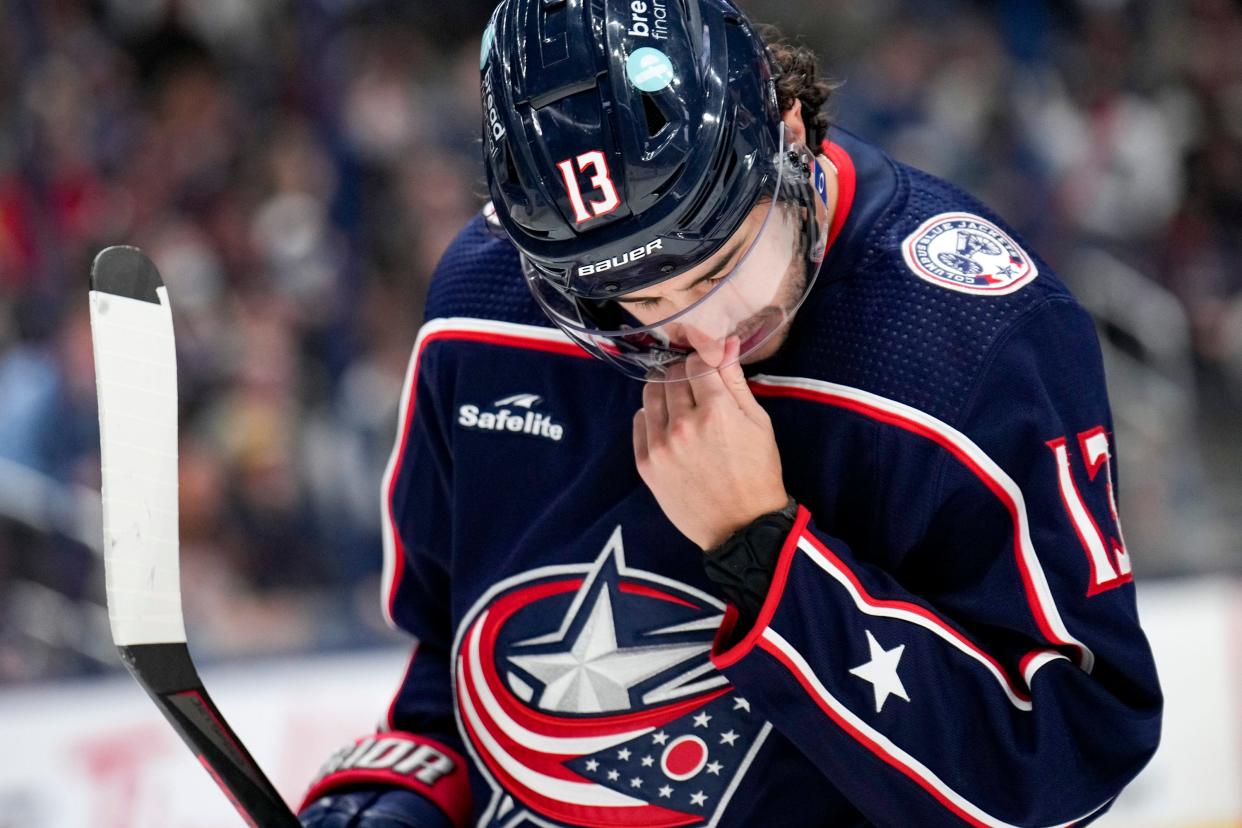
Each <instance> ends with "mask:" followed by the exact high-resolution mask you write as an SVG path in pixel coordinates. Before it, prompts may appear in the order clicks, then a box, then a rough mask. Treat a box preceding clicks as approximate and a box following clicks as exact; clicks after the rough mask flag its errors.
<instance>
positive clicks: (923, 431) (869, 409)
mask: <svg viewBox="0 0 1242 828" xmlns="http://www.w3.org/2000/svg"><path fill="white" fill-rule="evenodd" d="M750 387H751V390H752V391H753V392H754V393H755V395H756V396H761V397H788V398H793V399H802V400H809V401H811V402H817V403H822V404H825V405H831V406H834V407H837V408H844V409H846V410H848V411H853V412H855V413H856V414H861V415H862V416H864V417H867V418H869V419H872V420H876V421H877V422H881V423H885V424H887V425H892V426H896V427H897V428H900V429H902V430H903V431H908V432H910V433H912V434H917V435H918V436H920V437H924V438H926V439H928V440H930V441H932V442H933V443H936V444H937V445H939V446H940V447H941V448H943V449H945V450H946V451H948V452H949V453H950V454H952V455H953V456H954V457H955V458H957V460H958V462H959V463H961V464H962V465H963V466H965V467H966V469H967V470H969V471H970V472H971V473H972V474H974V475H975V476H976V477H977V478H979V480H980V481H981V482H982V483H983V484H984V485H985V486H986V487H987V488H988V490H989V491H991V492H992V494H993V495H995V496H996V499H997V500H999V501H1000V502H1001V504H1002V505H1003V506H1004V507H1005V509H1006V510H1007V511H1008V512H1009V516H1010V519H1011V520H1012V522H1013V533H1014V538H1013V547H1014V559H1015V562H1016V564H1017V567H1018V573H1019V575H1020V577H1021V579H1022V587H1023V592H1024V593H1025V595H1026V602H1027V606H1028V607H1029V608H1030V610H1031V615H1032V616H1033V618H1034V619H1035V624H1036V626H1038V628H1039V631H1040V633H1041V634H1042V635H1043V636H1044V637H1045V638H1046V639H1047V640H1048V641H1049V642H1051V643H1053V644H1058V645H1062V646H1067V647H1071V648H1073V649H1074V650H1075V651H1076V653H1077V655H1078V663H1079V664H1080V665H1085V664H1086V663H1087V661H1088V655H1087V653H1086V651H1085V650H1084V648H1083V645H1082V644H1080V643H1078V642H1076V641H1069V640H1066V639H1065V638H1063V637H1062V636H1060V635H1058V634H1057V632H1056V631H1055V630H1054V629H1053V628H1052V624H1051V623H1049V621H1048V614H1047V611H1046V610H1045V608H1044V606H1043V603H1042V602H1041V601H1040V598H1039V595H1038V593H1037V592H1036V590H1035V584H1034V581H1033V579H1032V575H1031V572H1030V570H1029V569H1028V567H1027V563H1026V561H1025V560H1024V559H1023V556H1022V549H1023V546H1022V536H1021V532H1022V530H1021V521H1020V519H1019V516H1018V504H1017V502H1016V501H1015V500H1014V499H1013V497H1011V496H1010V494H1009V492H1007V491H1005V489H1004V487H1003V486H1002V485H1001V484H1000V481H998V480H997V479H996V478H995V477H993V476H992V475H991V474H989V473H988V471H987V470H985V469H983V468H982V467H981V466H980V465H979V464H978V463H977V462H975V460H974V458H972V457H971V456H970V455H969V454H968V453H967V452H966V451H965V450H964V449H963V448H962V447H961V446H960V445H958V444H957V443H956V442H955V441H954V440H953V438H952V437H951V436H950V435H947V434H944V433H941V432H940V431H937V430H935V429H933V428H931V427H929V426H927V425H926V424H924V423H921V422H919V421H917V420H914V419H912V418H910V417H908V416H906V415H904V414H902V413H900V412H897V411H890V410H886V409H883V408H879V407H877V406H875V405H870V404H868V403H866V402H863V401H861V400H856V399H853V398H850V397H846V396H843V395H840V394H834V393H832V392H830V391H826V390H825V391H820V390H814V389H809V388H797V387H788V386H779V385H767V384H765V383H763V382H756V381H752V382H751V383H750Z"/></svg>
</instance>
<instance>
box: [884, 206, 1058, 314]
mask: <svg viewBox="0 0 1242 828" xmlns="http://www.w3.org/2000/svg"><path fill="white" fill-rule="evenodd" d="M901 254H902V257H903V258H904V259H905V260H906V264H907V265H908V266H909V267H910V269H911V270H913V271H914V273H915V275H917V276H918V277H919V278H920V279H923V280H925V281H928V282H931V283H932V284H933V285H938V286H940V287H943V288H948V289H949V290H956V291H959V292H961V293H975V294H983V295H992V296H997V295H1003V294H1006V293H1013V292H1014V291H1015V290H1019V289H1020V288H1022V287H1024V286H1025V285H1027V284H1029V283H1030V282H1031V280H1033V279H1034V278H1035V277H1036V276H1038V275H1039V268H1038V267H1036V265H1035V261H1034V260H1033V259H1032V258H1031V256H1030V254H1028V253H1027V252H1026V251H1025V250H1023V249H1022V248H1021V247H1019V246H1018V243H1017V242H1015V241H1014V240H1013V239H1012V238H1010V237H1009V234H1008V233H1006V232H1005V231H1004V230H1001V229H1000V228H999V227H997V226H996V225H995V224H994V223H993V222H991V221H988V220H987V219H985V218H983V217H981V216H977V215H974V214H971V213H940V214H939V215H935V216H932V217H931V218H929V219H928V220H927V221H925V222H923V223H922V224H921V225H919V227H918V229H917V230H915V231H914V232H913V233H911V234H910V235H909V236H907V237H906V238H905V240H904V241H903V242H902V244H901Z"/></svg>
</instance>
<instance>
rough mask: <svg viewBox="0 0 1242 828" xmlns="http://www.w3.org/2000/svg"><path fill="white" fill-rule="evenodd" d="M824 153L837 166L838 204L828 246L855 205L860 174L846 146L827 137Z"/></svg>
mask: <svg viewBox="0 0 1242 828" xmlns="http://www.w3.org/2000/svg"><path fill="white" fill-rule="evenodd" d="M822 149H823V151H824V155H826V156H828V160H829V161H831V162H832V165H833V166H834V167H836V168H837V204H836V207H835V208H834V210H833V213H832V224H831V226H830V227H829V228H828V247H832V243H833V242H835V241H836V240H837V236H838V235H840V234H841V228H842V227H844V226H845V220H846V219H847V218H849V215H850V208H851V207H853V206H854V193H855V192H856V191H857V189H858V174H857V172H856V171H855V169H854V159H852V158H850V155H849V153H848V152H846V151H845V148H844V147H842V146H840V145H839V144H834V143H832V142H831V141H828V140H827V139H825V140H824V144H823V147H822Z"/></svg>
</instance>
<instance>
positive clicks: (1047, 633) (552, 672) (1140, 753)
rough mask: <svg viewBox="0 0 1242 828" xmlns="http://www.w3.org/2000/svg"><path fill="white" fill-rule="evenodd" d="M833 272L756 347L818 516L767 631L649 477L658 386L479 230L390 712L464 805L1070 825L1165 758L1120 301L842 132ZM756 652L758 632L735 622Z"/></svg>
mask: <svg viewBox="0 0 1242 828" xmlns="http://www.w3.org/2000/svg"><path fill="white" fill-rule="evenodd" d="M825 152H826V154H827V155H828V156H829V158H830V159H831V160H832V162H833V164H834V165H835V166H836V167H837V169H838V172H839V178H840V185H841V193H840V203H839V205H838V210H837V213H836V216H835V221H834V224H833V238H832V241H831V246H830V248H829V251H828V254H827V258H826V261H825V265H824V270H823V272H822V274H821V276H820V279H819V281H818V283H817V284H816V285H815V288H814V290H813V292H812V294H811V296H810V297H809V298H808V300H807V303H806V304H805V305H804V306H803V308H802V309H801V311H800V312H799V313H798V315H797V317H796V319H795V320H794V322H793V324H792V327H791V331H790V337H789V339H788V341H787V342H786V344H785V345H784V346H783V348H782V349H781V350H780V351H779V352H778V353H777V354H776V355H775V356H773V357H772V358H770V359H768V360H766V361H764V362H762V363H760V364H756V365H751V366H746V373H747V376H748V377H749V380H750V384H751V388H752V390H753V392H754V394H755V395H756V397H757V399H758V400H759V401H760V403H761V404H762V405H763V406H764V408H765V409H766V410H767V411H768V413H769V414H770V416H771V419H772V423H773V427H774V429H775V434H776V438H777V442H778V445H779V448H780V453H781V459H782V464H783V468H784V475H785V486H786V489H787V490H788V491H789V492H790V494H792V495H793V496H794V497H795V498H796V499H797V501H798V502H799V504H800V510H799V513H798V517H797V520H796V523H795V525H794V528H793V531H792V532H791V534H790V535H789V537H788V539H787V540H786V542H785V545H784V548H783V551H782V554H781V556H780V559H779V564H778V567H777V569H776V572H775V575H774V580H773V584H772V587H771V590H770V592H769V595H768V598H767V602H766V604H765V605H764V606H763V609H762V612H761V613H760V616H759V620H758V622H757V623H756V624H755V625H754V626H753V628H752V629H750V630H749V631H748V632H746V633H745V634H744V635H740V636H735V635H732V634H731V626H732V624H733V623H734V619H735V611H734V610H733V609H732V608H730V607H728V606H726V605H725V603H724V602H723V600H722V599H721V597H720V596H719V594H718V593H717V592H716V590H715V589H714V587H713V585H712V584H711V583H710V581H708V579H707V578H706V577H705V575H704V571H703V566H702V561H701V555H702V553H701V552H700V551H699V549H698V548H697V547H696V546H694V544H692V543H691V542H690V541H688V540H687V539H686V538H685V537H683V536H682V535H680V534H679V533H678V532H677V530H676V529H675V528H674V527H673V526H672V524H671V523H670V522H669V521H668V520H667V519H666V518H665V517H664V515H663V513H662V512H661V510H660V508H659V506H658V505H657V503H656V501H655V499H654V498H653V497H652V495H651V494H650V492H649V491H648V490H647V489H646V487H645V486H644V484H643V483H642V481H641V480H640V478H639V475H638V473H637V470H636V468H635V463H634V458H633V449H632V444H631V420H632V417H633V415H634V412H635V411H636V410H637V409H638V408H640V407H641V404H642V403H641V390H642V386H641V384H640V383H638V382H635V381H633V380H630V379H627V378H625V377H624V376H622V375H620V374H619V373H617V372H616V371H615V370H613V369H612V368H610V367H608V366H607V365H605V364H603V363H600V362H598V361H596V360H594V359H592V358H590V357H588V356H587V355H585V354H584V353H583V352H581V351H580V350H579V349H578V348H577V347H576V346H574V345H573V344H571V343H570V341H568V340H567V339H566V338H565V337H564V336H563V335H561V334H560V333H559V332H558V331H557V330H556V329H555V328H553V327H552V326H551V324H550V323H549V322H548V321H547V320H546V319H545V317H544V316H543V315H542V313H541V312H540V311H539V309H538V308H537V307H536V305H535V304H534V302H533V301H532V299H531V298H530V296H529V295H528V293H527V289H526V287H525V285H524V283H523V279H522V274H521V272H520V267H519V263H518V258H517V254H516V252H515V250H514V248H513V247H512V246H511V245H510V244H509V243H508V242H506V241H504V240H502V239H500V238H497V237H496V236H495V235H493V234H492V233H491V232H489V230H488V228H487V227H486V226H485V222H484V220H483V219H482V218H479V219H476V220H475V221H474V222H473V223H471V224H470V225H469V226H468V227H466V228H465V230H464V231H463V232H462V233H461V235H460V236H459V237H458V238H457V240H456V241H455V242H454V243H453V245H452V247H451V248H450V250H449V251H448V253H447V254H446V255H445V257H444V259H443V262H442V263H441V265H440V267H439V269H438V270H437V272H436V274H435V276H434V279H433V282H432V285H431V293H430V297H429V300H428V306H427V320H426V322H425V324H424V326H423V327H422V329H421V332H420V334H419V336H418V341H417V344H416V346H415V349H414V354H413V357H412V359H411V363H410V368H409V373H408V375H407V380H406V388H405V395H404V403H403V406H402V409H401V424H400V429H399V434H398V438H397V445H396V447H395V449H394V452H393V456H392V461H391V463H390V466H389V470H388V474H387V475H386V477H385V482H384V486H385V489H384V505H385V518H386V520H387V522H388V528H387V531H386V534H387V537H386V546H387V550H386V551H387V568H386V573H385V581H386V591H385V598H384V600H385V606H386V610H387V612H388V614H389V617H390V619H391V620H392V621H393V622H394V623H395V624H397V625H399V626H400V627H401V628H403V629H405V630H408V631H409V632H410V633H412V634H413V635H414V636H416V637H417V640H418V643H417V647H416V650H415V654H414V657H413V659H412V660H411V663H410V666H409V670H408V673H407V675H406V677H405V680H404V683H403V685H402V687H401V689H400V691H399V693H398V695H397V697H396V698H395V700H394V702H393V705H392V708H391V710H390V711H389V720H388V724H389V725H390V726H391V728H393V729H394V730H400V731H406V732H409V733H413V734H417V738H425V739H427V740H428V742H429V743H430V744H434V745H436V746H437V749H438V750H439V752H440V755H444V756H446V757H449V760H447V761H446V764H444V765H443V767H442V768H441V769H442V770H443V769H445V768H450V767H451V769H452V772H451V773H442V774H433V775H431V776H429V777H427V778H428V780H430V781H429V782H428V784H427V786H426V790H427V792H428V796H429V797H431V798H433V799H434V800H435V801H437V802H438V803H440V804H441V805H442V807H444V808H445V810H446V812H447V813H449V814H451V816H452V818H453V821H454V822H457V823H458V824H465V823H467V822H468V823H471V824H478V825H482V826H492V825H496V826H500V825H504V826H518V825H542V826H549V825H592V826H619V825H651V826H682V825H713V826H717V825H718V826H756V825H765V826H766V825H772V826H784V825H789V826H855V825H866V824H877V825H897V826H911V825H917V826H938V825H959V824H963V823H965V824H969V825H986V826H1000V825H1023V826H1027V825H1038V826H1049V825H1067V824H1081V823H1083V822H1085V821H1089V820H1090V819H1091V818H1093V817H1094V816H1096V815H1098V814H1100V813H1102V811H1103V810H1104V809H1106V808H1107V807H1108V805H1109V804H1110V802H1111V801H1112V799H1113V798H1114V797H1115V796H1116V795H1117V793H1118V791H1119V790H1120V789H1121V788H1122V787H1123V786H1124V785H1125V784H1126V783H1127V782H1128V781H1129V780H1130V779H1132V778H1133V777H1134V775H1135V774H1136V773H1138V771H1139V769H1140V768H1142V767H1143V765H1144V763H1145V762H1146V761H1147V760H1148V758H1149V757H1150V756H1151V754H1152V752H1153V751H1154V749H1155V747H1156V744H1157V740H1158V736H1159V723H1160V711H1161V697H1160V691H1159V687H1158V683H1157V678H1156V674H1155V670H1154V667H1153V664H1152V658H1151V654H1150V651H1149V649H1148V645H1147V642H1146V640H1145V638H1144V636H1143V633H1142V631H1141V629H1140V627H1139V622H1138V617H1137V615H1136V612H1135V602H1134V587H1133V584H1132V583H1131V567H1130V560H1129V557H1128V555H1127V553H1126V549H1125V542H1124V539H1123V537H1122V534H1121V529H1120V527H1119V525H1118V522H1117V517H1116V506H1115V498H1114V493H1113V489H1114V484H1115V482H1116V474H1117V470H1116V466H1115V460H1114V459H1113V451H1114V446H1113V445H1112V427H1111V421H1110V414H1109V408H1108V402H1107V399H1106V396H1105V390H1104V388H1105V386H1104V377H1103V372H1102V368H1101V363H1100V356H1099V348H1098V344H1097V341H1096V338H1095V333H1094V329H1093V326H1092V322H1091V320H1090V318H1089V317H1088V315H1087V314H1086V313H1085V312H1084V311H1083V310H1082V308H1081V307H1080V306H1079V305H1077V304H1076V303H1075V301H1074V299H1073V298H1072V297H1071V295H1070V294H1069V293H1068V292H1067V291H1066V289H1065V287H1064V286H1063V285H1062V284H1061V282H1060V281H1058V279H1057V278H1056V276H1055V275H1054V274H1053V272H1052V270H1051V269H1050V268H1049V267H1048V265H1047V263H1046V262H1044V261H1042V260H1040V259H1039V258H1038V257H1037V256H1035V255H1034V254H1033V253H1032V251H1030V250H1029V249H1027V248H1026V247H1024V245H1023V243H1022V241H1021V239H1020V238H1019V236H1018V234H1017V233H1015V232H1014V231H1013V230H1012V229H1011V228H1009V227H1008V226H1006V225H1005V223H1004V222H1003V221H1002V220H1001V219H1000V218H998V217H997V216H995V215H994V214H992V213H991V212H990V211H989V210H988V209H987V208H986V207H984V206H983V205H981V204H980V203H978V202H977V201H975V200H974V199H972V198H971V197H969V196H968V195H966V194H964V193H962V192H961V191H959V190H957V189H955V188H953V187H952V186H950V185H948V184H946V183H944V182H942V181H940V180H937V179H935V178H933V177H931V176H929V175H927V174H925V173H922V172H920V171H917V170H915V169H912V168H909V167H907V166H904V165H902V164H899V163H896V162H895V161H893V160H892V159H891V158H889V157H888V156H886V155H885V154H883V153H882V152H881V151H879V150H878V149H876V148H875V147H872V146H870V145H868V144H866V143H864V142H862V141H860V140H858V139H857V138H855V137H853V136H851V135H849V134H848V133H846V132H844V131H842V130H836V129H834V130H833V132H832V134H831V137H830V142H829V143H828V144H826V146H825ZM726 642H727V643H726Z"/></svg>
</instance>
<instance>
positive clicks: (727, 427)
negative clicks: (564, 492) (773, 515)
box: [634, 337, 788, 551]
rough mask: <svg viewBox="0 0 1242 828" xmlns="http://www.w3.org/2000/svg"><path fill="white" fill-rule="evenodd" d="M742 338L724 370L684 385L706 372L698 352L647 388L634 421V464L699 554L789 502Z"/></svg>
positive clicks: (732, 341)
mask: <svg viewBox="0 0 1242 828" xmlns="http://www.w3.org/2000/svg"><path fill="white" fill-rule="evenodd" d="M738 344H739V343H738V340H737V337H730V338H729V340H728V342H727V343H726V344H725V352H724V358H723V360H722V361H723V362H724V364H725V365H726V366H727V367H725V368H721V369H717V370H713V371H708V372H707V373H705V374H703V376H700V377H697V378H696V379H692V380H689V381H686V380H685V379H684V377H685V376H687V372H689V375H691V376H693V375H694V374H695V373H698V372H701V371H702V370H703V368H705V367H706V366H707V363H706V362H704V361H703V358H702V357H700V356H699V355H698V354H697V353H694V354H691V355H690V358H689V359H688V360H687V361H686V363H685V364H684V365H675V366H673V367H672V368H671V369H670V372H669V377H670V379H673V380H675V381H673V382H649V383H647V385H646V387H645V388H644V389H643V407H642V408H640V409H639V410H638V412H637V413H636V414H635V415H634V460H635V462H636V463H637V465H638V473H639V475H640V476H641V477H642V479H643V482H644V483H646V484H647V488H649V489H651V493H652V494H653V495H655V498H656V501H657V502H658V503H659V504H660V508H661V509H663V510H664V514H665V515H666V516H667V517H668V519H669V520H670V521H672V523H673V525H674V526H676V527H677V529H678V530H679V531H680V532H681V533H682V534H683V535H685V536H686V537H687V538H689V539H690V540H692V541H694V543H696V544H698V546H699V548H700V549H703V550H705V551H706V550H708V549H712V548H713V547H715V546H718V545H719V544H721V543H723V542H724V541H725V540H726V539H727V538H728V537H729V535H731V534H732V533H733V532H735V531H736V530H738V529H740V528H742V527H743V526H745V525H746V524H748V523H750V522H751V521H752V520H754V519H755V518H757V517H759V516H760V515H762V514H765V513H767V512H773V511H776V510H777V509H780V508H782V507H783V506H784V505H785V504H786V502H787V501H788V496H787V495H786V494H785V484H784V482H783V480H782V479H781V456H780V452H779V451H778V450H777V447H776V435H775V434H774V433H773V431H772V421H771V419H770V418H769V417H768V413H767V412H766V411H764V410H763V407H762V406H761V405H759V403H758V401H757V400H755V397H754V395H753V394H752V393H751V391H750V388H749V387H748V386H747V385H746V376H745V374H744V373H743V372H742V366H741V364H740V363H738V362H737V352H738Z"/></svg>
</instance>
